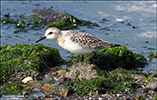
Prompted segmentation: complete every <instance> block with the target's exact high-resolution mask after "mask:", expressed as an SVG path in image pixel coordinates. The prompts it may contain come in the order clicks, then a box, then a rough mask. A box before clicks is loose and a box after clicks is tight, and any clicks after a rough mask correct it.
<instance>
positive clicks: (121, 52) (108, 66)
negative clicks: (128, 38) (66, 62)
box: [70, 46, 147, 70]
mask: <svg viewBox="0 0 157 100" xmlns="http://www.w3.org/2000/svg"><path fill="white" fill-rule="evenodd" d="M91 56H92V55H87V56H85V59H86V60H88V59H89V58H90V57H91ZM80 58H81V56H79V55H78V56H76V57H74V56H71V59H70V62H72V63H74V62H77V59H80ZM90 63H91V64H95V65H96V66H97V67H99V68H101V69H105V70H113V69H116V68H118V67H121V68H124V69H137V68H143V67H144V66H145V64H147V60H146V58H145V57H144V56H143V55H141V54H136V53H133V52H132V51H131V50H128V48H126V47H125V46H120V47H116V48H115V47H111V48H105V49H103V50H102V51H100V52H97V53H96V56H95V57H93V58H92V59H90Z"/></svg>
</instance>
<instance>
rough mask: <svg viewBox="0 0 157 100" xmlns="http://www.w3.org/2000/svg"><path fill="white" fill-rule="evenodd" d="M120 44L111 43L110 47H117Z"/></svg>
mask: <svg viewBox="0 0 157 100" xmlns="http://www.w3.org/2000/svg"><path fill="white" fill-rule="evenodd" d="M118 46H121V45H120V44H113V45H112V46H111V47H118Z"/></svg>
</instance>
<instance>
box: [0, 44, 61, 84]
mask: <svg viewBox="0 0 157 100" xmlns="http://www.w3.org/2000/svg"><path fill="white" fill-rule="evenodd" d="M0 56H1V59H0V64H1V66H0V69H1V73H0V78H1V82H2V81H8V79H9V80H21V79H22V78H24V77H27V76H31V77H34V78H37V76H38V75H39V72H42V71H43V70H44V69H46V68H48V67H54V66H56V65H59V64H61V63H63V62H64V60H63V59H62V58H61V57H60V54H59V52H58V49H54V48H51V47H46V46H43V45H42V44H35V45H33V44H18V45H15V46H10V45H6V46H2V47H1V48H0Z"/></svg>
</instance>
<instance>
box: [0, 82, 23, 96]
mask: <svg viewBox="0 0 157 100" xmlns="http://www.w3.org/2000/svg"><path fill="white" fill-rule="evenodd" d="M22 89H23V87H22V85H21V84H20V83H18V82H11V81H9V82H7V83H5V84H4V85H3V86H2V87H1V93H0V97H2V96H4V95H12V94H15V95H17V94H18V93H19V92H20V91H21V90H22Z"/></svg>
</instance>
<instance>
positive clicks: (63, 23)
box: [47, 21, 72, 29]
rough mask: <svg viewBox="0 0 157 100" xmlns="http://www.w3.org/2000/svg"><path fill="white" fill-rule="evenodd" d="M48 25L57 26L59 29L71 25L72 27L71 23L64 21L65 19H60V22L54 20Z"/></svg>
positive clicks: (67, 27)
mask: <svg viewBox="0 0 157 100" xmlns="http://www.w3.org/2000/svg"><path fill="white" fill-rule="evenodd" d="M47 26H48V27H57V28H58V29H69V28H70V27H72V26H71V25H70V23H68V22H63V21H60V22H54V23H52V24H47Z"/></svg>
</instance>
